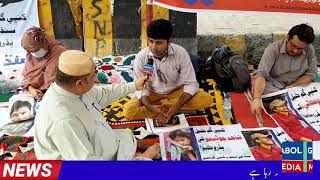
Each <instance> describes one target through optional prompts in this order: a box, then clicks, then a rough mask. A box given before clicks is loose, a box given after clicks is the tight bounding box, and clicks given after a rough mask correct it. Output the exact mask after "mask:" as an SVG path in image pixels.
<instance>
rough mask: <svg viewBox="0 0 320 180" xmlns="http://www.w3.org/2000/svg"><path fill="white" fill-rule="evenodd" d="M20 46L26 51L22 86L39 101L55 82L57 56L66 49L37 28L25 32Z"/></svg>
mask: <svg viewBox="0 0 320 180" xmlns="http://www.w3.org/2000/svg"><path fill="white" fill-rule="evenodd" d="M21 46H22V47H23V48H24V49H25V50H26V51H27V55H26V64H25V67H24V70H23V83H22V85H23V87H24V88H26V89H27V90H28V91H29V92H30V93H31V94H32V95H33V97H34V98H35V99H37V100H41V99H42V96H43V94H44V93H45V91H46V90H47V89H48V88H49V86H50V84H51V83H52V82H53V81H54V80H55V77H56V73H57V66H58V60H59V56H60V54H61V53H62V52H63V51H65V50H66V48H65V47H64V46H63V44H62V43H60V42H58V41H57V40H55V39H54V37H51V36H49V35H48V34H47V33H45V32H44V31H43V30H42V29H40V28H38V27H31V28H29V29H27V30H26V32H25V33H24V34H23V37H22V40H21Z"/></svg>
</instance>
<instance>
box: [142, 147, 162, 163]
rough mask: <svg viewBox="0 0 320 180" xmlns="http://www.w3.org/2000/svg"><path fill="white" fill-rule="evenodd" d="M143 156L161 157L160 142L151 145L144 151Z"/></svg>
mask: <svg viewBox="0 0 320 180" xmlns="http://www.w3.org/2000/svg"><path fill="white" fill-rule="evenodd" d="M141 156H143V157H146V158H149V159H159V158H160V144H159V143H156V144H154V145H152V146H150V147H149V148H148V149H147V150H146V151H145V152H144V153H142V155H141Z"/></svg>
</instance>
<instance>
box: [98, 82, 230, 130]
mask: <svg viewBox="0 0 320 180" xmlns="http://www.w3.org/2000/svg"><path fill="white" fill-rule="evenodd" d="M206 85H207V86H206V87H208V88H207V89H205V91H207V92H208V93H210V94H211V97H212V99H213V104H212V105H211V107H209V108H207V109H204V110H199V111H197V113H196V114H194V115H193V116H199V117H200V116H201V117H205V118H206V119H207V120H208V122H209V124H211V125H228V124H231V122H229V121H226V120H224V119H223V107H222V96H221V92H220V91H219V90H217V89H215V88H214V87H215V82H214V81H213V80H207V84H206ZM129 100H130V97H125V98H122V99H120V100H118V101H116V102H114V103H112V104H111V105H109V106H107V107H106V108H105V109H103V116H104V118H105V119H106V121H107V122H108V123H109V124H110V126H111V127H112V128H130V129H132V128H134V127H141V126H145V122H144V120H143V119H141V120H128V119H126V118H125V117H124V116H123V113H122V112H123V106H124V104H125V103H126V102H128V101H129ZM199 125H204V124H199Z"/></svg>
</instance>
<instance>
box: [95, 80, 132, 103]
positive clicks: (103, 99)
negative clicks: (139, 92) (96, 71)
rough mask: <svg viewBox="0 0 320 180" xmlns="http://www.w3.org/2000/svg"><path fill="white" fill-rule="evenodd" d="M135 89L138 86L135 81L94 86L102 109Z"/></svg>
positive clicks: (96, 97)
mask: <svg viewBox="0 0 320 180" xmlns="http://www.w3.org/2000/svg"><path fill="white" fill-rule="evenodd" d="M135 90H136V86H135V84H134V82H130V83H121V84H117V85H104V86H98V87H94V88H93V90H92V93H93V96H94V98H95V99H96V100H97V102H98V103H99V106H100V109H103V108H105V107H106V106H108V105H109V104H111V103H112V102H114V101H116V100H118V99H120V98H123V97H125V96H127V95H128V94H130V93H133V92H134V91H135Z"/></svg>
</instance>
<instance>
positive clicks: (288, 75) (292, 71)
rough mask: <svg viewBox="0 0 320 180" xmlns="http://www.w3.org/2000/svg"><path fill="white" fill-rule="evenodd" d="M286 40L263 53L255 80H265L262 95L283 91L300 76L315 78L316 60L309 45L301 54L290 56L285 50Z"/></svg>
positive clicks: (275, 43)
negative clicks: (259, 78) (258, 78)
mask: <svg viewBox="0 0 320 180" xmlns="http://www.w3.org/2000/svg"><path fill="white" fill-rule="evenodd" d="M286 45H287V43H286V40H280V41H275V42H273V43H272V44H270V45H269V46H268V47H267V48H266V49H265V51H264V54H263V56H262V58H261V61H260V63H259V67H258V69H257V71H256V72H255V73H254V76H255V78H256V77H259V76H262V77H264V78H265V79H266V82H267V84H266V88H265V91H264V94H267V93H271V92H274V91H277V90H281V89H284V88H285V87H286V86H287V85H290V84H292V83H293V82H295V81H296V80H297V79H298V78H299V77H300V76H302V75H306V74H307V75H310V76H311V77H312V78H313V80H314V79H315V78H316V76H317V58H316V53H315V50H314V48H313V46H312V45H311V44H310V45H309V46H308V47H307V48H306V49H305V50H303V52H302V54H300V55H298V56H290V55H288V54H287V50H286Z"/></svg>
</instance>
